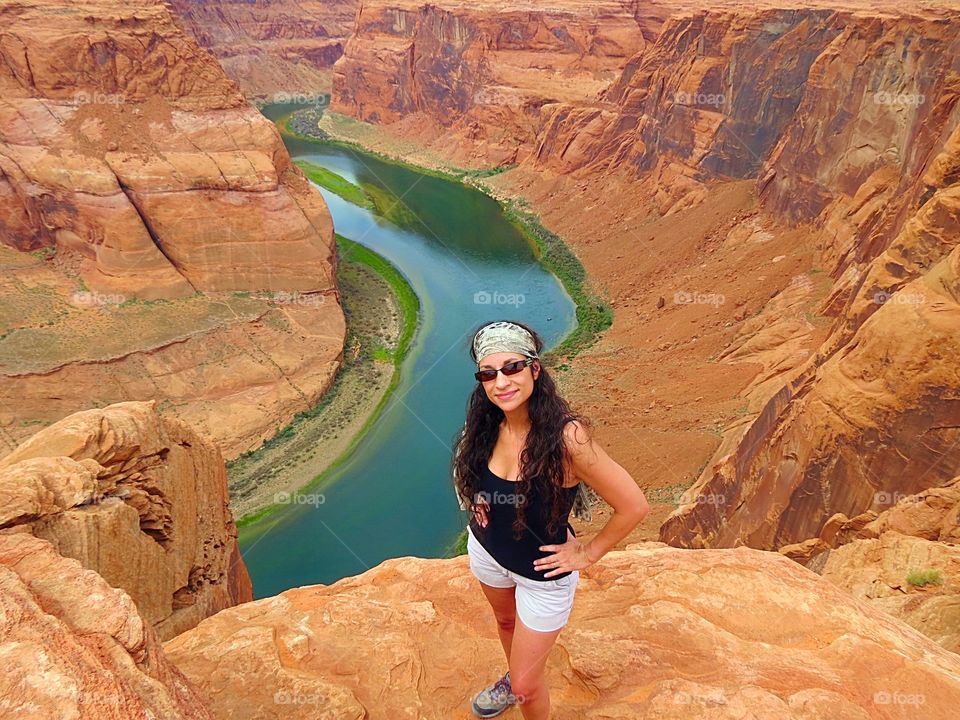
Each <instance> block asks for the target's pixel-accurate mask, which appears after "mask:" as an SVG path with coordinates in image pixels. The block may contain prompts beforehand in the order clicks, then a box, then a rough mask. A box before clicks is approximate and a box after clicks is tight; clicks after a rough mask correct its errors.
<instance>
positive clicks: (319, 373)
mask: <svg viewBox="0 0 960 720" xmlns="http://www.w3.org/2000/svg"><path fill="white" fill-rule="evenodd" d="M0 28H2V29H0V56H2V59H3V62H0V95H2V98H3V99H2V101H0V263H2V265H3V268H4V272H3V277H2V279H0V295H2V297H3V303H4V305H5V306H7V307H10V308H11V312H9V313H5V314H4V316H3V318H2V328H0V370H2V375H0V427H2V432H0V443H2V444H3V445H5V446H6V448H7V449H12V448H13V447H15V446H16V444H17V443H19V442H20V441H22V440H24V439H25V438H26V437H28V436H29V435H30V434H31V433H32V432H33V431H34V430H35V425H36V424H37V423H43V424H48V423H50V422H54V421H56V420H59V419H60V418H63V417H65V416H66V415H69V414H70V413H72V412H75V411H77V410H81V409H85V408H88V407H91V405H99V406H101V407H102V406H103V405H108V404H110V403H114V402H120V401H124V400H131V399H147V398H157V399H158V400H160V401H162V402H161V403H160V407H161V409H162V410H163V411H164V412H169V413H171V414H174V415H176V416H178V417H179V418H181V419H183V420H185V421H186V422H188V423H189V424H191V425H192V426H194V427H197V428H198V429H199V430H200V431H201V432H202V433H204V434H205V435H206V436H207V437H211V438H214V439H216V440H217V441H218V442H219V443H220V445H221V447H222V449H223V451H224V453H225V454H226V455H227V457H235V456H236V455H238V454H239V453H241V452H243V451H244V450H248V449H250V448H251V447H255V446H256V445H257V444H259V442H260V441H262V440H264V439H266V438H268V437H271V436H273V434H275V432H276V431H277V429H278V428H280V427H282V426H283V425H285V424H286V423H288V422H289V421H290V420H291V419H292V417H293V416H294V415H295V414H296V413H297V412H299V411H301V410H305V409H307V408H309V407H311V406H312V405H313V404H314V403H316V402H317V401H318V400H319V398H320V397H321V396H322V394H323V393H324V392H325V391H326V389H327V388H328V387H329V385H330V383H331V382H332V378H333V376H334V374H335V372H336V369H337V367H338V366H339V362H340V355H341V351H342V346H343V336H344V318H343V313H342V311H341V308H340V305H339V302H338V297H337V290H336V287H335V275H334V265H335V246H334V237H333V225H332V221H331V218H330V215H329V212H328V210H327V208H326V205H325V203H324V202H323V199H322V197H321V196H320V194H319V193H318V192H316V191H314V190H313V189H311V187H310V185H309V184H308V182H307V181H306V179H305V178H304V177H303V176H302V175H301V174H300V172H299V171H298V170H297V169H296V167H295V166H293V165H292V164H291V162H290V158H289V155H288V154H287V152H286V149H285V148H284V146H283V144H282V142H281V140H280V137H279V134H278V133H277V131H276V129H275V127H274V126H273V124H272V123H271V122H269V121H268V120H266V119H265V118H264V117H262V116H261V115H260V114H259V113H258V112H257V111H256V110H255V109H254V108H252V107H251V106H250V105H248V104H247V103H246V102H245V101H244V99H243V97H242V96H241V94H240V92H239V91H238V89H237V87H236V85H235V84H234V83H233V82H232V81H231V80H229V79H228V78H227V77H226V76H225V75H224V73H223V71H222V69H221V68H220V66H219V65H218V64H217V62H216V60H215V59H214V58H213V57H212V56H211V55H210V54H209V53H207V52H206V51H204V50H202V49H200V48H199V47H198V46H197V44H196V43H195V42H194V41H193V40H192V39H191V38H189V36H187V35H186V34H185V33H184V32H182V31H181V30H180V29H179V28H178V27H177V25H176V24H175V23H174V20H173V16H172V15H171V13H170V11H169V10H168V8H167V6H166V5H164V4H163V3H162V2H159V1H158V0H134V1H133V2H125V3H119V2H114V1H109V0H85V1H84V2H79V3H71V4H69V6H68V7H64V5H63V3H55V2H47V1H46V0H23V1H17V2H7V3H4V4H3V5H2V6H0ZM27 251H29V252H31V253H33V255H30V254H27ZM237 291H240V292H239V294H238V293H237ZM247 291H264V292H266V293H267V297H265V298H260V299H259V300H258V299H257V297H256V296H254V297H247V296H246V292H247ZM278 294H279V295H278ZM278 297H279V300H278ZM138 300H143V301H147V300H149V301H155V300H162V301H164V302H153V303H151V304H150V305H146V304H141V303H138V302H136V301H138ZM174 301H176V302H174Z"/></svg>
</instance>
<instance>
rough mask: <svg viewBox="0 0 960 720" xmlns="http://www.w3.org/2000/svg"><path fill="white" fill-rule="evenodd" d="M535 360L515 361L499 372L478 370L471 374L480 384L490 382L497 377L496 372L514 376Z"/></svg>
mask: <svg viewBox="0 0 960 720" xmlns="http://www.w3.org/2000/svg"><path fill="white" fill-rule="evenodd" d="M535 360H536V358H527V359H526V360H515V361H514V362H510V363H507V364H506V365H504V366H503V367H502V368H500V369H499V370H493V369H490V370H478V371H477V372H475V373H474V374H473V376H474V377H475V378H476V379H477V380H479V381H480V382H490V381H491V380H493V379H495V378H496V377H497V373H498V372H502V373H503V374H504V375H516V374H517V373H518V372H520V371H522V370H523V369H524V368H525V367H526V366H527V365H530V364H531V363H532V362H534V361H535Z"/></svg>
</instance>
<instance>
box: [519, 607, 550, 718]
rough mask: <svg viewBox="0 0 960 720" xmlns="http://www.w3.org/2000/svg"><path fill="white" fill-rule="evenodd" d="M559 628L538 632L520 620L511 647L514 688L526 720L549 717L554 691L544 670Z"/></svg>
mask: <svg viewBox="0 0 960 720" xmlns="http://www.w3.org/2000/svg"><path fill="white" fill-rule="evenodd" d="M561 630H563V628H560V629H559V630H554V631H553V632H538V631H536V630H531V629H530V628H528V627H527V626H526V625H524V624H523V621H522V620H518V621H517V624H516V628H515V629H514V632H513V645H512V646H511V648H510V658H509V659H510V687H511V689H512V690H513V694H514V695H516V696H517V704H518V706H519V707H520V712H521V713H523V717H524V720H549V718H550V691H549V688H548V687H547V683H546V678H545V677H544V669H545V668H546V666H547V657H548V656H549V655H550V650H551V649H552V648H553V645H554V643H555V642H556V641H557V636H559V635H560V631H561Z"/></svg>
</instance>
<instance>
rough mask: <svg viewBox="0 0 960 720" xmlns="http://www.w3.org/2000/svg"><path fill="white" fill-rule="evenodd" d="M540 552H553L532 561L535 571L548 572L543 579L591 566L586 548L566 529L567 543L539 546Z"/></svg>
mask: <svg viewBox="0 0 960 720" xmlns="http://www.w3.org/2000/svg"><path fill="white" fill-rule="evenodd" d="M540 549H541V550H553V551H555V552H554V553H553V555H547V556H546V557H542V558H538V559H537V560H534V561H533V567H534V569H535V570H538V571H539V570H549V572H546V573H544V575H543V576H544V577H545V578H549V577H553V576H554V575H559V574H561V573H565V572H567V571H568V570H569V571H570V572H573V571H574V570H583V569H584V568H585V567H588V566H589V565H593V562H592V561H591V560H590V558H588V557H587V546H586V545H585V544H584V543H582V542H580V539H579V538H578V537H577V536H576V535H574V534H573V533H572V532H571V531H570V528H567V541H566V542H565V543H564V544H563V545H541V546H540Z"/></svg>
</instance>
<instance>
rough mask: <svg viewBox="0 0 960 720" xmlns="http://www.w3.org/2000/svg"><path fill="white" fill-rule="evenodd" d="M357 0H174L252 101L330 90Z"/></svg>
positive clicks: (178, 10)
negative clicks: (257, 98)
mask: <svg viewBox="0 0 960 720" xmlns="http://www.w3.org/2000/svg"><path fill="white" fill-rule="evenodd" d="M358 4H359V3H358V0H332V1H331V0H324V1H323V2H318V1H317V0H307V1H306V2H304V1H303V0H296V1H294V0H268V1H267V2H256V3H251V2H247V0H204V2H194V1H193V0H170V6H171V7H172V8H173V9H174V11H175V12H176V13H177V15H178V16H179V17H180V18H182V20H183V23H184V25H185V27H186V28H187V30H188V31H189V32H190V33H191V34H192V35H193V36H194V37H195V38H196V39H197V42H198V43H199V44H200V46H201V47H204V48H207V49H208V50H210V52H212V53H213V54H214V55H215V56H216V58H217V60H219V61H220V64H221V65H222V66H223V69H224V70H225V71H226V73H227V75H229V76H230V77H231V78H232V79H234V80H235V81H236V82H237V83H238V84H239V85H240V88H241V89H242V90H243V92H244V94H246V95H247V97H265V98H272V97H277V96H279V95H288V96H297V95H304V96H312V95H313V94H316V93H320V92H329V88H330V80H331V78H330V75H331V73H330V68H331V67H332V66H333V63H335V62H336V61H337V60H338V59H339V58H340V56H341V55H342V54H343V43H344V40H345V39H346V37H347V36H348V35H349V34H350V31H351V29H352V27H353V20H354V16H355V15H356V11H357V5H358Z"/></svg>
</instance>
